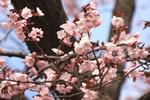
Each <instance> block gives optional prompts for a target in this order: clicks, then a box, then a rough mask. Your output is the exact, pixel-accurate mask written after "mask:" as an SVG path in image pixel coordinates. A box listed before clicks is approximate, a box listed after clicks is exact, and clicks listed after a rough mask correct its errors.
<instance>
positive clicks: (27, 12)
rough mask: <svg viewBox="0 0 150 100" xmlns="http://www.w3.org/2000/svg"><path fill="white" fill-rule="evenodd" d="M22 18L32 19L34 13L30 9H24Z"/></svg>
mask: <svg viewBox="0 0 150 100" xmlns="http://www.w3.org/2000/svg"><path fill="white" fill-rule="evenodd" d="M21 16H22V17H23V18H24V19H28V18H30V17H32V16H33V15H32V12H31V9H29V8H28V7H25V8H23V9H22V12H21Z"/></svg>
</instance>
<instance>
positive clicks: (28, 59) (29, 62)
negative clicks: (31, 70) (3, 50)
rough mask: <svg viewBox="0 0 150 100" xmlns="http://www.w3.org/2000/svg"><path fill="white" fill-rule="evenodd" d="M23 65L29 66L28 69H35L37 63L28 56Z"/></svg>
mask: <svg viewBox="0 0 150 100" xmlns="http://www.w3.org/2000/svg"><path fill="white" fill-rule="evenodd" d="M23 63H24V64H25V65H26V66H27V67H33V65H34V63H35V58H33V57H32V56H30V55H29V56H26V57H25V59H24V60H23Z"/></svg>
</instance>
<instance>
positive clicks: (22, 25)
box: [1, 7, 44, 41]
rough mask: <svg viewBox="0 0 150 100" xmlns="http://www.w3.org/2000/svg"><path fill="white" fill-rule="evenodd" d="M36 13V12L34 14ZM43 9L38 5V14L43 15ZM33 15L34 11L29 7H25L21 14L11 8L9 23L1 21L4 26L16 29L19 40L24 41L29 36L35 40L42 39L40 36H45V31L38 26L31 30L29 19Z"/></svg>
mask: <svg viewBox="0 0 150 100" xmlns="http://www.w3.org/2000/svg"><path fill="white" fill-rule="evenodd" d="M34 15H35V14H34ZM43 15H44V14H43V13H42V11H41V10H40V9H39V8H38V7H37V16H43ZM32 16H33V12H32V10H31V9H29V8H28V7H25V8H23V10H22V11H21V14H20V15H19V14H18V13H17V12H15V11H14V10H10V13H9V15H8V18H9V21H8V23H5V22H3V23H1V25H2V27H3V28H5V29H7V28H9V29H14V30H15V31H16V36H17V38H18V39H19V40H21V41H24V40H25V39H27V38H29V39H30V38H31V39H32V40H33V41H40V39H39V38H42V37H43V31H42V30H41V29H38V28H34V27H33V28H32V31H31V32H29V29H28V25H29V24H30V23H29V22H28V19H29V18H31V17H32Z"/></svg>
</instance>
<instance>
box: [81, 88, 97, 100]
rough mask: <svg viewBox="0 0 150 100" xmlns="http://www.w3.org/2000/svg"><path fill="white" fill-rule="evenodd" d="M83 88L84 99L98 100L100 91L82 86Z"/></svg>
mask: <svg viewBox="0 0 150 100" xmlns="http://www.w3.org/2000/svg"><path fill="white" fill-rule="evenodd" d="M81 90H82V91H83V92H84V96H83V98H82V100H96V99H98V92H96V91H93V90H88V89H86V88H81Z"/></svg>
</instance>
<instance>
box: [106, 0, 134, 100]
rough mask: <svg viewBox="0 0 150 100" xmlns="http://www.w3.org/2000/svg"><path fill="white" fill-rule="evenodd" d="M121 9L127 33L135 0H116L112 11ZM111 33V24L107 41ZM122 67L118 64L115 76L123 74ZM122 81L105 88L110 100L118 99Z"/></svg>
mask: <svg viewBox="0 0 150 100" xmlns="http://www.w3.org/2000/svg"><path fill="white" fill-rule="evenodd" d="M122 9H123V10H124V16H123V19H124V22H125V25H127V26H128V30H127V33H129V31H130V28H131V22H132V16H133V14H134V9H135V0H116V4H115V8H114V11H121V10H122ZM113 35H114V34H113V33H112V26H111V30H110V34H109V37H108V41H110V40H111V37H112V36H113ZM123 69H124V66H120V65H119V66H118V72H119V73H118V74H117V78H118V77H122V76H123V75H124V74H123ZM123 83H124V80H120V81H117V82H114V83H113V84H112V85H111V86H110V87H108V88H107V89H106V94H108V95H109V96H110V98H111V100H118V99H119V96H120V90H121V86H122V84H123Z"/></svg>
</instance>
